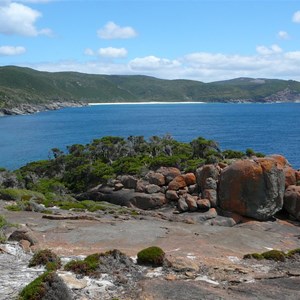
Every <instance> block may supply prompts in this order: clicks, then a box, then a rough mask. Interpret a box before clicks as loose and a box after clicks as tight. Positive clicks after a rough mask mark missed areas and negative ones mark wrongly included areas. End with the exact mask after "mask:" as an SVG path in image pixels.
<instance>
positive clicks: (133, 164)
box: [112, 156, 149, 175]
mask: <svg viewBox="0 0 300 300" xmlns="http://www.w3.org/2000/svg"><path fill="white" fill-rule="evenodd" d="M148 160H149V158H147V157H142V156H134V157H120V158H118V159H117V160H116V161H114V162H113V163H112V168H113V170H114V172H115V173H116V174H118V175H122V174H126V175H128V174H129V175H136V174H141V172H142V170H143V169H144V168H146V167H147V165H148Z"/></svg>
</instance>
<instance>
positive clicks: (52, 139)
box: [0, 103, 300, 170]
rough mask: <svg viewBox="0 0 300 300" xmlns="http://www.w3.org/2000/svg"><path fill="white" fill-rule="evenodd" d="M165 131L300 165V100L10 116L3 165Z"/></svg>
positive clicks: (2, 122)
mask: <svg viewBox="0 0 300 300" xmlns="http://www.w3.org/2000/svg"><path fill="white" fill-rule="evenodd" d="M164 134H170V135H171V136H172V137H174V138H175V139H177V140H179V141H183V142H189V141H191V140H192V139H194V138H196V137H198V136H202V137H204V138H207V139H213V140H216V141H218V142H219V145H220V147H221V149H222V150H226V149H234V150H242V151H245V150H246V149H247V148H252V149H254V150H255V151H257V152H263V153H265V154H275V153H276V154H282V155H284V156H285V157H286V158H287V159H288V160H289V162H290V163H291V164H292V165H293V167H294V168H300V155H299V153H300V103H273V104H256V103H255V104H224V103H215V104H195V103H189V104H180V103H177V104H130V105H129V104H127V105H126V104H124V105H99V106H87V107H81V108H66V109H61V110H58V111H47V112H41V113H38V114H34V115H24V116H5V117H1V118H0V136H1V138H0V166H2V167H5V168H8V169H11V170H13V169H16V168H19V167H21V166H23V165H25V164H26V163H28V162H30V161H35V160H40V159H47V158H48V153H49V151H50V149H51V148H54V147H57V148H60V149H61V150H65V147H66V146H67V145H72V144H75V143H80V144H86V143H89V142H91V141H92V140H93V139H95V138H100V137H102V136H107V135H111V136H123V137H128V136H130V135H143V136H145V137H146V138H148V137H150V136H153V135H159V136H162V135H164Z"/></svg>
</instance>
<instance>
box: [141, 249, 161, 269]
mask: <svg viewBox="0 0 300 300" xmlns="http://www.w3.org/2000/svg"><path fill="white" fill-rule="evenodd" d="M164 260H165V252H164V251H163V250H162V249H161V248H159V247H156V246H152V247H149V248H146V249H143V250H141V251H140V252H139V253H138V254H137V262H138V264H141V265H151V266H154V267H159V266H162V265H163V263H164Z"/></svg>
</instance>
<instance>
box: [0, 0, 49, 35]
mask: <svg viewBox="0 0 300 300" xmlns="http://www.w3.org/2000/svg"><path fill="white" fill-rule="evenodd" d="M41 16H42V14H41V13H40V12H39V11H37V10H34V9H32V8H30V7H28V6H26V5H23V4H20V3H16V2H10V1H0V33H2V34H6V35H22V36H38V35H48V36H49V35H51V34H52V31H51V30H50V29H48V28H45V29H41V30H38V29H37V28H36V26H35V22H36V21H37V19H38V18H40V17H41Z"/></svg>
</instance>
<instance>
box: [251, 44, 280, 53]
mask: <svg viewBox="0 0 300 300" xmlns="http://www.w3.org/2000/svg"><path fill="white" fill-rule="evenodd" d="M256 51H257V53H258V54H261V55H272V54H276V53H281V52H282V49H281V48H280V47H279V46H278V45H276V44H274V45H272V46H270V47H266V46H257V47H256Z"/></svg>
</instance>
